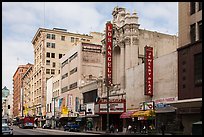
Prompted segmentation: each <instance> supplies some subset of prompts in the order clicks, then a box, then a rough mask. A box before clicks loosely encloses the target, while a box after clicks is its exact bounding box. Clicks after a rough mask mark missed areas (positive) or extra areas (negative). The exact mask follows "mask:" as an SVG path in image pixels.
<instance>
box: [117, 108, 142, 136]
mask: <svg viewBox="0 0 204 137" xmlns="http://www.w3.org/2000/svg"><path fill="white" fill-rule="evenodd" d="M137 111H138V110H135V111H133V110H132V111H127V112H123V113H122V114H121V115H120V118H121V119H123V132H126V130H127V127H128V125H132V124H134V121H135V119H134V118H133V117H132V116H131V115H132V114H133V113H135V112H137Z"/></svg>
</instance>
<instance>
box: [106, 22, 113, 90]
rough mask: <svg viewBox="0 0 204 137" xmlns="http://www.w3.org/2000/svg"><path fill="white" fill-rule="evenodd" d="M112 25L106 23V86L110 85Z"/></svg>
mask: <svg viewBox="0 0 204 137" xmlns="http://www.w3.org/2000/svg"><path fill="white" fill-rule="evenodd" d="M112 50H113V25H112V24H111V22H107V23H106V84H107V86H110V85H111V84H112Z"/></svg>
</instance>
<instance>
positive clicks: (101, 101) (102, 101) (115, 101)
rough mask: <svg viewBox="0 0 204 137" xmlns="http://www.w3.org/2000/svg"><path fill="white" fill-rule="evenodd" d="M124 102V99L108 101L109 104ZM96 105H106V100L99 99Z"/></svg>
mask: <svg viewBox="0 0 204 137" xmlns="http://www.w3.org/2000/svg"><path fill="white" fill-rule="evenodd" d="M120 102H125V99H117V98H116V99H109V103H120ZM97 103H98V104H107V99H104V98H100V99H99V100H98V102H97Z"/></svg>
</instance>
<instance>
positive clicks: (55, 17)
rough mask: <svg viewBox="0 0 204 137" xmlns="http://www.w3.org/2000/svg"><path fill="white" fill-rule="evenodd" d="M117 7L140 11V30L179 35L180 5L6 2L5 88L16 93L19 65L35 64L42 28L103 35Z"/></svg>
mask: <svg viewBox="0 0 204 137" xmlns="http://www.w3.org/2000/svg"><path fill="white" fill-rule="evenodd" d="M116 6H119V7H123V8H126V11H129V12H130V14H132V13H133V11H136V13H137V15H138V17H139V21H138V22H139V24H140V27H139V28H140V29H146V30H150V31H157V32H161V33H166V34H171V35H178V3H177V2H65V3H64V2H2V88H3V87H4V86H6V87H7V88H8V89H9V90H10V91H11V93H12V92H13V75H14V73H15V72H16V70H17V68H18V66H19V65H25V64H27V63H32V64H33V63H34V49H33V45H32V43H31V41H32V39H33V37H34V35H35V33H36V32H37V30H38V28H48V29H53V28H63V29H67V31H68V32H73V33H80V34H89V33H90V32H101V33H103V32H104V30H105V24H106V22H107V21H112V11H113V9H114V7H116Z"/></svg>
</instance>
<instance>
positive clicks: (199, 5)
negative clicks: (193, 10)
mask: <svg viewBox="0 0 204 137" xmlns="http://www.w3.org/2000/svg"><path fill="white" fill-rule="evenodd" d="M200 10H202V2H198V11H200Z"/></svg>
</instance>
